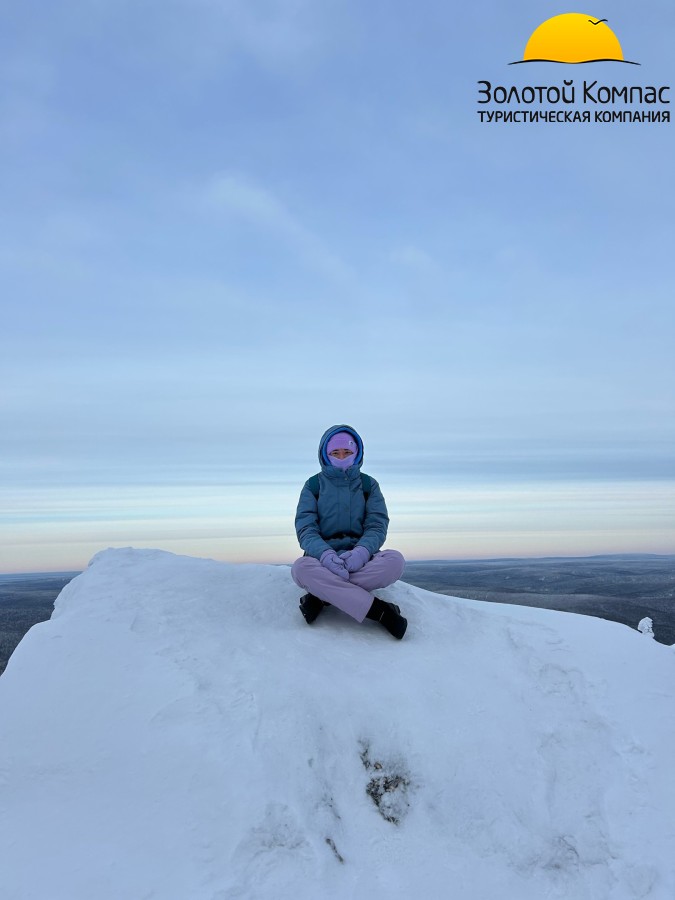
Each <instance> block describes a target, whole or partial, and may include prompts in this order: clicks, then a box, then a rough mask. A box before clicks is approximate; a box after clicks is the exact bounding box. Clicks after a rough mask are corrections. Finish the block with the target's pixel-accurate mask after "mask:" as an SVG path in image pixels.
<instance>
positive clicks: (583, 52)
mask: <svg viewBox="0 0 675 900" xmlns="http://www.w3.org/2000/svg"><path fill="white" fill-rule="evenodd" d="M528 62H554V63H571V64H578V63H592V62H622V63H626V64H627V65H631V66H639V65H640V63H636V62H631V61H630V60H628V59H624V58H623V50H622V49H621V44H620V43H619V39H618V38H617V36H616V35H615V34H614V32H613V31H612V29H611V28H610V27H609V25H607V19H595V18H593V16H587V15H585V14H584V13H562V14H561V15H559V16H553V17H552V18H550V19H547V20H546V21H545V22H542V23H541V25H540V26H539V27H538V28H536V29H535V30H534V31H533V32H532V36H531V37H530V39H529V41H528V42H527V45H526V47H525V52H524V53H523V58H522V59H518V60H516V61H515V62H513V63H510V64H509V65H512V66H514V65H518V64H519V63H528Z"/></svg>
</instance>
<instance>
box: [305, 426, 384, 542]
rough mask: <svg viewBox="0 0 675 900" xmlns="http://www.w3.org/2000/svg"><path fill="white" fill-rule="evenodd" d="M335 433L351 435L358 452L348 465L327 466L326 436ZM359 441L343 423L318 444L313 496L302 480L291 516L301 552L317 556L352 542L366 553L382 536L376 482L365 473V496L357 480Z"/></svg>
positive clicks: (380, 502) (381, 506)
mask: <svg viewBox="0 0 675 900" xmlns="http://www.w3.org/2000/svg"><path fill="white" fill-rule="evenodd" d="M338 431H348V432H349V433H350V434H352V435H354V438H355V440H356V443H357V445H358V452H357V454H356V457H355V459H354V462H353V464H352V465H351V466H350V467H349V468H348V469H338V468H337V467H336V466H333V465H331V463H330V461H329V459H328V456H327V454H326V452H325V448H326V444H327V443H328V440H329V439H330V437H331V436H332V435H334V434H336V433H337V432H338ZM362 462H363V441H362V440H361V437H360V435H359V434H358V433H357V432H356V431H355V430H354V429H353V428H352V427H351V426H349V425H334V426H333V427H332V428H329V429H328V431H326V432H325V433H324V435H323V437H322V438H321V441H320V443H319V463H320V464H321V471H320V472H319V498H318V500H317V498H316V497H315V496H314V494H313V493H312V491H311V490H310V489H309V487H308V483H309V481H306V482H305V485H304V487H303V488H302V491H301V492H300V500H299V501H298V509H297V512H296V514H295V532H296V534H297V536H298V541H299V543H300V546H301V547H302V549H303V550H304V551H305V556H313V557H315V558H316V559H320V557H321V554H322V553H323V552H324V550H328V549H329V548H330V549H333V550H335V551H336V552H337V553H342V551H343V550H352V549H353V548H354V547H356V545H357V544H360V545H361V546H362V547H365V548H366V550H368V551H369V552H370V554H371V556H372V555H373V554H375V553H377V552H378V551H379V550H380V548H381V547H382V545H383V544H384V542H385V540H386V537H387V527H388V525H389V516H388V515H387V507H386V504H385V502H384V497H383V496H382V491H381V490H380V486H379V484H378V483H377V481H375V479H374V478H373V477H372V476H369V477H370V483H371V486H370V493H369V494H368V499H367V500H366V498H365V496H364V491H363V486H362V482H361V463H362Z"/></svg>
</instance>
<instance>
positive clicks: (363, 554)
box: [340, 544, 370, 572]
mask: <svg viewBox="0 0 675 900" xmlns="http://www.w3.org/2000/svg"><path fill="white" fill-rule="evenodd" d="M340 559H342V560H344V564H345V566H346V567H347V571H348V572H358V571H359V569H362V568H363V567H364V566H365V564H366V563H367V562H368V560H369V559H370V551H369V550H367V549H366V548H365V547H362V546H361V545H360V544H358V545H357V546H356V547H354V549H353V550H345V552H344V553H341V554H340Z"/></svg>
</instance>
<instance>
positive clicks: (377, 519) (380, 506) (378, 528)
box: [359, 477, 389, 556]
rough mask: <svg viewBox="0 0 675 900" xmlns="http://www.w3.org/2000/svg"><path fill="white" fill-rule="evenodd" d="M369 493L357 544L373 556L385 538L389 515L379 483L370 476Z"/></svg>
mask: <svg viewBox="0 0 675 900" xmlns="http://www.w3.org/2000/svg"><path fill="white" fill-rule="evenodd" d="M370 481H371V487H370V494H369V495H368V500H367V502H366V517H365V519H364V520H363V534H362V535H361V537H360V538H359V544H360V545H361V546H362V547H365V548H366V550H369V551H370V555H371V556H374V554H375V553H377V552H378V551H379V550H380V548H381V547H382V545H383V544H384V542H385V541H386V539H387V528H388V527H389V516H388V514H387V505H386V503H385V502H384V497H383V496H382V491H381V490H380V485H379V484H378V483H377V481H375V479H374V478H372V477H371V479H370Z"/></svg>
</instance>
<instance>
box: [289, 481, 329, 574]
mask: <svg viewBox="0 0 675 900" xmlns="http://www.w3.org/2000/svg"><path fill="white" fill-rule="evenodd" d="M295 533H296V534H297V536H298V543H299V544H300V546H301V547H302V549H303V550H304V551H305V553H306V554H307V556H313V557H314V558H315V559H321V554H322V553H323V552H324V550H330V549H331V548H330V545H329V544H327V543H326V541H324V539H323V538H322V537H321V532H320V531H319V511H318V508H317V500H316V497H315V496H314V494H313V493H312V492H311V491H310V489H309V488H308V487H307V483H305V485H304V487H303V489H302V490H301V491H300V499H299V500H298V508H297V510H296V513H295Z"/></svg>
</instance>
